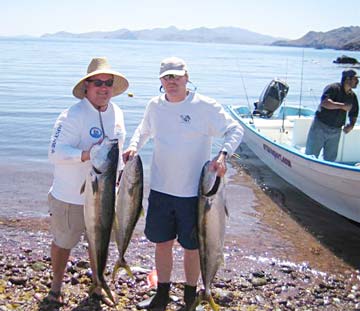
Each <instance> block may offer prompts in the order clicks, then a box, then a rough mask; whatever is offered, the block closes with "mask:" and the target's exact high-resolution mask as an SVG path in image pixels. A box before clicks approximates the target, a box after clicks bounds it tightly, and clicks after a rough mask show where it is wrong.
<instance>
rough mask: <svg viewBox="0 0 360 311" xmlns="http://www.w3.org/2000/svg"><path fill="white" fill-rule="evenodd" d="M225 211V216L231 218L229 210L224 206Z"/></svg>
mask: <svg viewBox="0 0 360 311" xmlns="http://www.w3.org/2000/svg"><path fill="white" fill-rule="evenodd" d="M224 209H225V215H226V216H227V217H229V210H228V208H227V206H226V205H225V206H224Z"/></svg>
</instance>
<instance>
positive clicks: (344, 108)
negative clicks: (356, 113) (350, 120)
mask: <svg viewBox="0 0 360 311" xmlns="http://www.w3.org/2000/svg"><path fill="white" fill-rule="evenodd" d="M351 108H352V105H351V104H350V105H346V104H345V105H344V106H342V109H343V110H345V111H346V112H349V111H350V110H351Z"/></svg>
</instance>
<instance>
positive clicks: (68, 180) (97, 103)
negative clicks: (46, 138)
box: [47, 57, 129, 304]
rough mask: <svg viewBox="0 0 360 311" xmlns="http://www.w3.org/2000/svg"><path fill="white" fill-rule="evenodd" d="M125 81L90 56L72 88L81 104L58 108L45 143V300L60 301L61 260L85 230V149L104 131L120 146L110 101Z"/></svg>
mask: <svg viewBox="0 0 360 311" xmlns="http://www.w3.org/2000/svg"><path fill="white" fill-rule="evenodd" d="M128 85H129V83H128V81H127V79H126V78H125V77H124V76H123V75H122V74H121V73H118V72H116V71H114V70H112V69H111V68H110V65H109V63H108V61H107V59H106V58H104V57H98V58H94V59H92V60H91V62H90V64H89V66H88V70H87V74H86V75H85V76H84V77H83V78H81V79H80V81H79V82H78V83H77V84H76V85H75V87H74V89H73V95H74V96H75V97H76V98H78V99H80V102H78V103H76V104H74V105H73V106H71V107H70V108H68V109H66V110H65V111H63V112H62V113H61V114H60V116H59V117H58V119H57V120H56V122H55V126H54V129H53V134H52V136H51V141H50V146H49V160H50V162H51V163H52V164H53V165H54V178H53V183H52V186H51V188H50V190H49V212H50V216H51V217H50V221H51V226H50V230H51V233H52V235H53V241H52V245H51V263H52V269H53V280H52V284H51V290H50V292H49V294H48V296H47V300H48V301H49V302H53V303H59V304H61V303H63V301H62V296H61V286H62V280H63V276H64V271H65V267H66V263H67V261H68V258H69V255H70V251H71V249H72V248H73V247H75V245H76V244H77V243H78V242H79V241H80V239H81V236H82V235H83V233H84V231H85V224H84V212H83V204H84V195H83V194H81V193H80V190H81V187H82V185H83V183H84V181H85V176H86V174H87V172H88V171H89V170H90V168H91V164H90V161H89V160H90V149H91V148H92V146H94V145H95V144H97V143H99V141H101V139H102V138H103V137H104V136H105V135H106V136H108V137H109V139H118V141H119V148H120V149H121V147H122V145H123V142H124V139H125V126H124V117H123V112H122V110H121V109H120V108H119V107H118V106H117V105H115V104H114V103H112V102H111V101H110V100H111V98H112V97H114V96H117V95H119V94H121V93H123V92H124V91H125V90H126V89H127V88H128ZM120 152H122V151H121V150H120ZM120 158H121V157H120ZM121 164H122V161H121V163H120V165H121ZM91 260H92V259H91V258H90V261H91ZM94 293H95V294H97V296H98V297H100V298H102V299H103V300H104V302H105V303H108V304H110V303H111V302H110V301H109V299H107V300H106V298H105V296H104V295H103V293H102V290H101V288H97V289H95V290H94Z"/></svg>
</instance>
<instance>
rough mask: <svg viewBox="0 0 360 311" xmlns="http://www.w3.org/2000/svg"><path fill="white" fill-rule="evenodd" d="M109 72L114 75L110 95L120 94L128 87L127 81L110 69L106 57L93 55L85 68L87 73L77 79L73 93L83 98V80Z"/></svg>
mask: <svg viewBox="0 0 360 311" xmlns="http://www.w3.org/2000/svg"><path fill="white" fill-rule="evenodd" d="M102 73H106V74H111V75H113V76H114V85H113V94H112V96H117V95H120V94H121V93H123V92H125V91H126V89H127V88H128V87H129V82H128V80H127V79H126V78H125V76H124V75H122V74H121V73H119V72H117V71H114V70H111V68H110V64H109V62H108V60H107V58H106V57H95V58H93V59H92V60H91V62H90V64H89V67H88V69H87V75H86V76H85V77H83V78H81V79H80V80H79V82H78V83H76V85H75V86H74V88H73V95H74V96H75V97H77V98H80V99H83V98H84V97H85V85H84V83H83V82H84V81H85V80H86V79H88V78H90V77H92V76H95V75H98V74H102Z"/></svg>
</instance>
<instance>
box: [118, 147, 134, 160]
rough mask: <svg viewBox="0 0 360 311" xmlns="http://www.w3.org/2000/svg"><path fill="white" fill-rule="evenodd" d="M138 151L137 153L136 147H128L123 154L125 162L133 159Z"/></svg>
mask: <svg viewBox="0 0 360 311" xmlns="http://www.w3.org/2000/svg"><path fill="white" fill-rule="evenodd" d="M136 153H137V150H136V148H134V147H129V148H127V149H126V150H125V151H124V152H123V154H122V158H123V161H124V163H126V162H127V161H129V160H131V159H132V158H133V157H134V156H135V155H136Z"/></svg>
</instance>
